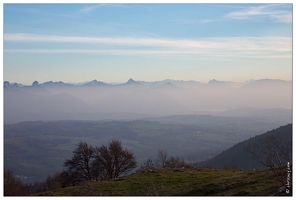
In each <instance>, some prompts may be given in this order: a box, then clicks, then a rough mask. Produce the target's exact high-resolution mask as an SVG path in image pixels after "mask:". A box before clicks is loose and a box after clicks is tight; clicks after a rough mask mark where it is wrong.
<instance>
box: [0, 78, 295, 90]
mask: <svg viewBox="0 0 296 200" xmlns="http://www.w3.org/2000/svg"><path fill="white" fill-rule="evenodd" d="M291 83H292V81H285V80H279V79H261V80H250V81H246V82H229V81H218V80H216V79H213V80H210V81H209V82H208V83H202V82H198V81H193V80H190V81H183V80H171V79H166V80H162V81H152V82H146V81H135V80H134V79H132V78H131V79H129V80H128V81H127V82H126V83H118V84H110V83H105V82H102V81H97V80H92V81H89V82H85V83H83V84H74V83H64V82H62V81H58V82H53V81H47V82H44V83H41V84H39V83H38V82H37V81H34V82H33V83H32V85H31V86H30V85H29V86H25V85H23V84H20V83H10V82H8V81H4V88H18V87H32V86H37V85H39V86H42V87H45V88H46V87H87V86H88V87H96V86H123V85H126V86H130V85H142V86H153V87H156V86H168V85H169V86H178V87H188V86H233V87H242V88H248V87H257V86H277V85H286V84H291Z"/></svg>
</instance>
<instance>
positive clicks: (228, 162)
mask: <svg viewBox="0 0 296 200" xmlns="http://www.w3.org/2000/svg"><path fill="white" fill-rule="evenodd" d="M268 136H273V137H276V138H279V140H281V143H282V144H283V145H286V144H289V145H292V124H288V125H286V126H281V127H279V128H277V129H274V130H272V131H268V132H266V133H264V134H261V135H257V136H255V137H252V138H250V139H248V140H245V141H243V142H240V143H238V144H236V145H234V146H233V147H231V148H229V149H227V150H225V151H223V152H222V153H221V154H218V155H217V156H215V157H214V158H212V159H209V160H207V161H205V162H200V163H198V164H197V166H199V167H200V166H210V167H212V168H220V169H222V168H225V167H237V168H238V169H254V168H264V167H265V166H264V165H263V164H261V163H260V162H259V161H257V160H255V159H253V156H252V154H251V153H249V152H247V151H246V148H247V146H248V144H258V145H260V144H261V141H262V140H263V139H264V138H266V137H268ZM291 160H292V157H291V158H290V161H291Z"/></svg>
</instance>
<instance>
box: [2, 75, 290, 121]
mask: <svg viewBox="0 0 296 200" xmlns="http://www.w3.org/2000/svg"><path fill="white" fill-rule="evenodd" d="M291 91H292V81H284V80H273V79H262V80H252V81H248V82H242V83H234V82H226V81H217V80H215V79H213V80H211V81H209V82H208V83H201V82H197V81H175V80H164V81H157V82H144V81H135V80H133V79H129V80H128V81H127V82H126V83H121V84H117V85H114V84H112V85H111V84H108V83H104V82H100V81H97V80H93V81H90V82H87V83H84V84H82V85H74V84H67V83H63V82H61V81H60V82H52V81H49V82H45V83H40V84H38V82H37V81H36V82H34V84H32V85H31V86H23V85H20V84H17V83H9V82H8V81H7V82H5V83H4V108H5V109H4V119H5V121H4V122H5V123H17V122H22V121H32V120H103V119H105V120H106V119H117V120H119V119H122V120H125V119H139V118H143V117H161V116H169V115H194V114H199V115H200V114H212V115H223V112H224V115H226V114H227V113H225V111H227V110H232V109H237V108H244V107H252V108H253V109H255V108H256V109H274V108H281V109H283V110H285V109H286V110H291V109H292V92H291ZM229 114H230V116H231V113H230V112H228V115H229ZM234 115H235V114H234ZM242 115H243V114H242ZM236 116H238V115H236ZM275 117H276V116H275ZM278 118H279V120H280V117H278Z"/></svg>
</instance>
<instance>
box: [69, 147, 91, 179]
mask: <svg viewBox="0 0 296 200" xmlns="http://www.w3.org/2000/svg"><path fill="white" fill-rule="evenodd" d="M94 152H95V150H94V148H93V147H92V146H91V145H90V146H89V145H88V144H87V143H85V142H80V143H79V145H78V147H77V148H76V149H75V151H73V154H74V155H73V156H72V158H70V159H66V161H65V163H64V166H65V167H67V170H66V171H67V173H68V174H69V175H70V177H72V179H73V180H74V181H78V182H83V181H90V180H91V179H92V168H91V162H92V160H93V158H94Z"/></svg>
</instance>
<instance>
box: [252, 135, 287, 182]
mask: <svg viewBox="0 0 296 200" xmlns="http://www.w3.org/2000/svg"><path fill="white" fill-rule="evenodd" d="M246 151H247V152H249V153H251V154H252V155H253V158H254V159H255V160H257V161H259V162H260V163H262V164H263V165H264V166H266V167H268V168H270V169H272V170H273V171H274V172H275V173H276V174H277V175H278V178H279V180H280V181H281V182H283V183H284V182H285V181H286V180H285V176H286V169H285V168H283V166H285V165H286V163H287V162H288V161H289V159H290V155H291V146H290V145H288V144H286V145H284V144H282V141H281V139H279V138H277V137H274V136H268V137H265V138H264V139H263V140H260V142H259V144H254V143H253V144H248V146H247V148H246Z"/></svg>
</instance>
